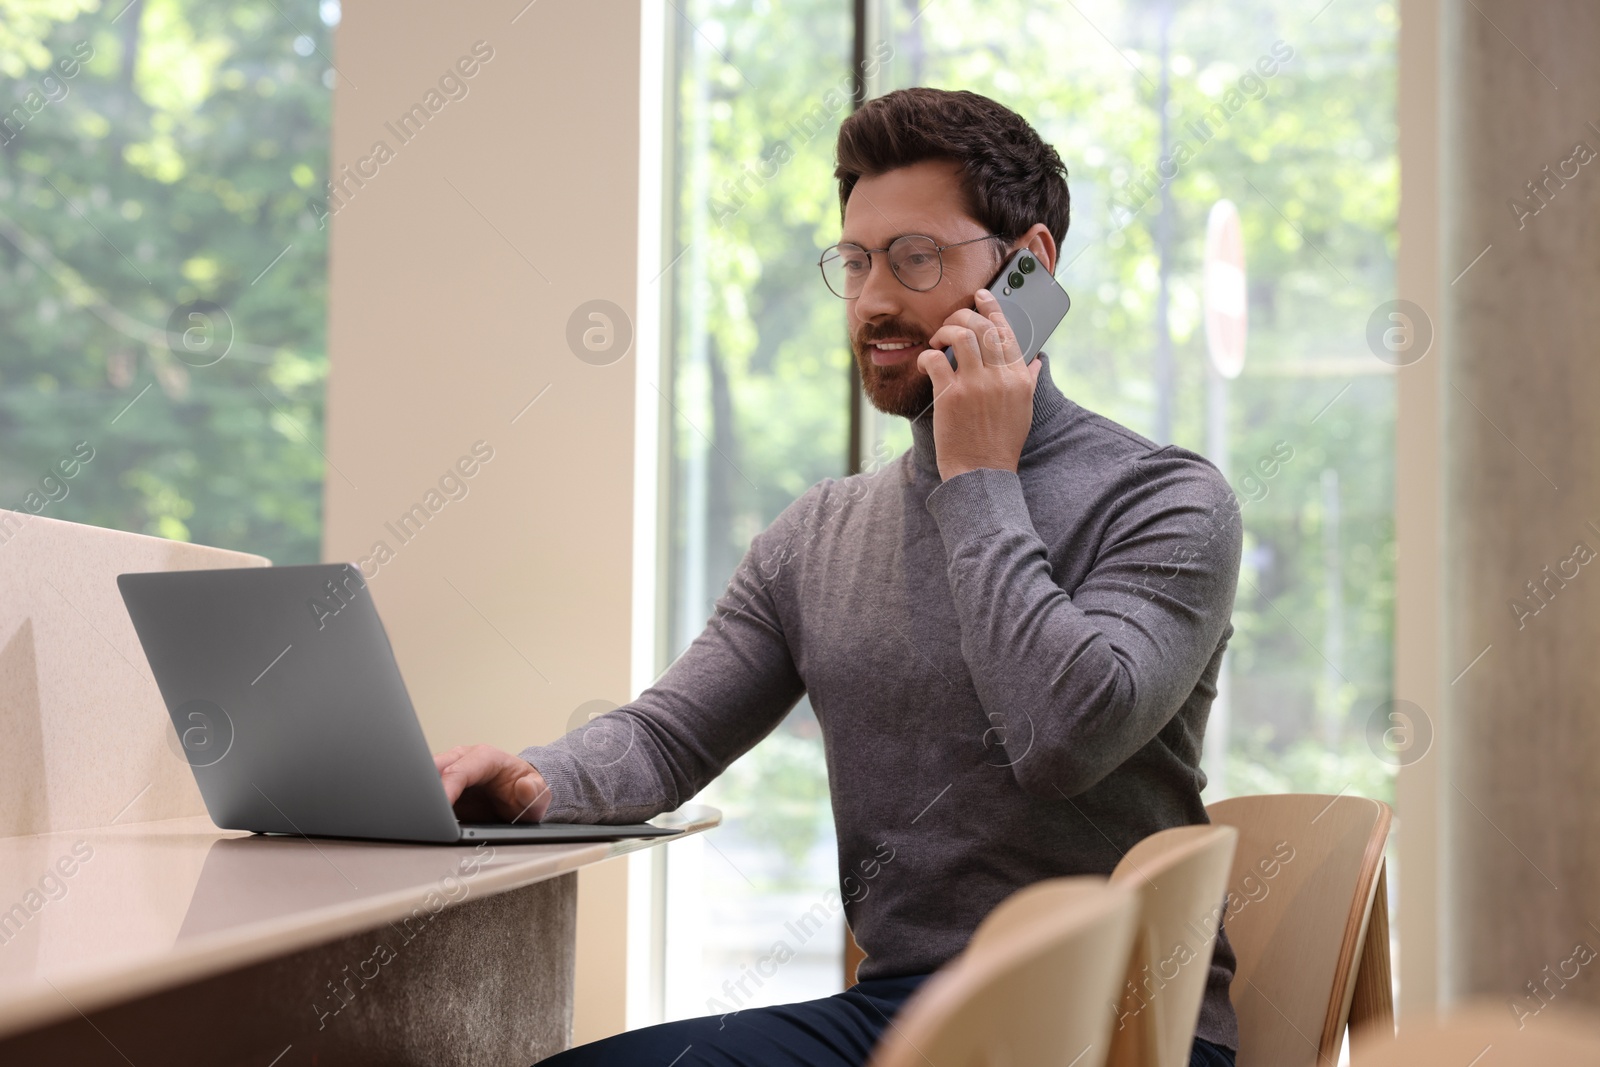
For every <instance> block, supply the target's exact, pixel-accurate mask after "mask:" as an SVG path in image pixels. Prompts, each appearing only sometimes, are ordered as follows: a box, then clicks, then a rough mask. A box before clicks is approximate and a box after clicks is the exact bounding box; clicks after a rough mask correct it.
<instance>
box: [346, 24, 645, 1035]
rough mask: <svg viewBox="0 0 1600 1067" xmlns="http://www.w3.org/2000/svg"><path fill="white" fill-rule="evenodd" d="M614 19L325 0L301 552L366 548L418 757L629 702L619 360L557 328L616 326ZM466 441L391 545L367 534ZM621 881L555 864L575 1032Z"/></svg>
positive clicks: (543, 736)
mask: <svg viewBox="0 0 1600 1067" xmlns="http://www.w3.org/2000/svg"><path fill="white" fill-rule="evenodd" d="M639 32H640V28H639V9H638V6H637V5H634V4H622V3H606V4H578V3H550V2H546V3H534V4H531V5H528V4H527V0H507V2H499V3H485V4H470V5H465V4H432V3H416V2H406V3H392V2H386V3H378V2H377V0H346V3H345V4H344V13H343V21H342V23H341V25H340V26H339V29H338V33H337V52H336V54H335V55H334V57H333V61H334V62H335V64H337V67H338V70H339V71H340V73H341V75H342V76H343V77H342V78H341V80H340V81H339V83H338V86H337V89H336V91H335V94H334V124H333V126H334V137H333V157H332V166H331V168H330V169H331V171H332V173H333V176H334V178H335V180H336V181H338V182H341V183H342V189H341V190H340V191H339V200H337V201H334V202H333V206H334V207H336V210H335V211H333V212H332V214H331V217H330V220H329V221H330V224H331V226H332V235H331V249H330V258H331V279H330V286H331V294H330V313H329V319H330V321H329V351H330V359H331V364H332V370H331V376H330V382H329V390H328V418H327V454H328V460H329V470H328V476H327V482H326V486H327V488H326V519H325V523H326V525H325V534H324V542H323V556H324V559H326V560H356V561H360V560H362V559H363V558H365V557H368V556H369V554H370V553H371V552H372V549H373V546H374V545H375V543H377V542H380V541H381V542H384V543H385V544H386V545H387V548H388V550H389V551H390V552H392V554H393V555H392V558H390V559H389V560H388V562H384V563H382V564H381V565H379V559H378V557H372V558H371V559H370V560H369V561H368V562H367V563H366V564H365V565H364V570H365V571H366V573H367V574H368V575H369V576H370V575H374V572H375V576H373V577H371V579H370V580H371V589H372V590H373V596H374V598H375V602H376V603H377V605H378V608H379V610H380V611H381V613H382V615H383V619H384V623H385V625H386V627H387V628H388V631H389V636H390V638H391V640H392V642H393V644H394V649H395V654H396V657H397V658H398V660H399V663H400V666H401V670H402V671H403V673H404V675H405V679H406V684H407V687H408V688H409V689H410V691H411V695H412V699H413V701H414V702H415V704H416V707H417V712H418V715H419V716H420V717H421V719H422V724H423V727H424V729H425V730H426V731H427V734H428V739H429V741H430V743H431V744H432V745H433V746H434V748H435V749H436V750H437V749H443V748H446V747H449V746H451V745H457V744H464V743H470V742H485V743H488V744H493V745H498V746H500V747H502V748H505V749H508V750H510V751H516V750H517V749H519V748H521V747H523V746H525V745H528V744H533V743H539V742H544V741H548V740H550V739H552V738H554V737H556V736H558V735H559V734H561V733H564V732H565V731H566V729H567V724H568V721H569V718H570V717H571V715H572V714H573V712H574V711H575V710H576V709H577V708H578V707H579V706H580V705H582V704H584V703H585V702H587V701H590V700H595V699H605V700H610V701H612V702H615V703H623V702H625V701H627V700H628V699H629V698H630V697H631V695H632V694H631V693H630V692H629V685H630V673H629V671H630V634H631V630H630V627H631V611H630V609H631V608H632V605H633V599H632V582H631V562H632V559H633V545H634V536H633V533H634V526H633V521H634V511H633V500H634V496H633V493H634V486H633V479H632V469H633V461H634V395H635V369H634V368H635V362H634V356H635V353H636V347H637V346H635V348H634V349H632V350H630V351H629V353H628V354H627V355H626V356H624V357H622V358H620V359H618V360H617V361H616V362H613V363H610V364H609V365H596V363H595V362H585V361H583V360H580V359H579V358H578V357H577V356H576V355H574V353H573V351H572V350H571V349H570V348H569V345H568V339H567V325H568V320H569V318H570V317H571V316H572V315H573V313H574V311H575V309H577V308H578V307H579V306H580V305H581V304H583V303H585V302H587V301H590V300H595V299H604V300H609V301H613V302H614V303H615V304H617V305H620V306H621V307H622V308H624V309H627V314H628V315H629V316H630V317H633V310H632V309H633V308H634V304H635V297H636V263H635V256H636V248H637V223H638V219H637V204H638V174H639V97H640V87H639ZM479 42H482V44H479ZM475 46H476V47H477V55H476V58H477V60H478V62H477V64H476V65H474V64H473V63H472V62H471V60H472V59H473V58H474V47H475ZM491 50H492V53H491ZM485 55H488V56H489V58H487V59H486V60H485V59H484V58H483V57H484V56H485ZM463 58H466V59H467V60H468V62H467V63H466V64H465V67H466V69H469V70H472V71H473V73H472V76H471V77H463V78H461V80H460V84H461V85H464V86H465V89H466V95H465V96H463V97H461V98H459V99H450V98H449V95H448V93H450V92H454V93H457V94H459V93H460V89H459V88H458V87H456V86H455V83H453V82H451V81H449V79H448V77H446V82H445V85H444V90H443V91H441V85H440V83H441V77H444V76H447V75H449V74H450V73H451V72H452V68H453V67H454V65H456V64H457V63H458V61H460V60H462V59H463ZM458 73H459V72H458ZM430 91H435V92H437V93H438V95H437V96H436V97H434V98H433V100H431V101H430V100H429V99H428V97H427V94H428V93H429V92H430ZM430 103H432V104H433V105H434V106H435V107H436V108H437V111H436V112H435V113H431V114H429V115H428V116H427V118H426V121H425V123H424V124H423V125H422V128H421V130H420V132H417V133H415V134H413V135H410V139H409V140H406V141H402V139H401V136H400V132H399V131H398V127H399V119H400V118H401V116H403V115H404V114H406V113H407V112H408V111H409V110H410V109H411V107H412V105H414V104H420V105H422V106H423V107H424V108H425V109H426V107H427V105H428V104H430ZM378 142H383V143H384V145H385V149H383V150H378V149H376V147H375V146H376V145H377V143H378ZM364 158H365V159H368V160H369V162H367V163H366V164H365V168H364V169H365V173H366V176H365V177H363V176H362V175H361V173H360V172H359V170H358V168H359V167H361V163H360V161H361V160H363V159H364ZM346 167H349V168H350V170H349V171H348V172H347V171H346V170H345V168H346ZM347 174H354V175H355V178H360V179H361V182H362V184H359V185H358V184H357V183H356V180H355V179H354V178H348V177H346V175H347ZM612 354H613V355H614V354H615V353H614V352H613V353H612ZM601 358H603V357H599V356H597V357H595V359H601ZM535 397H537V398H538V399H537V401H536V402H534V403H533V404H532V406H531V407H529V406H527V405H528V404H529V403H530V401H534V398H535ZM480 441H481V442H485V443H486V445H485V446H480V451H483V452H486V451H487V450H488V449H492V450H493V458H492V459H491V460H489V461H488V462H487V463H482V464H481V465H479V466H478V467H477V468H476V469H475V473H474V474H473V476H472V477H471V478H468V479H464V484H465V486H466V490H467V492H466V495H465V497H463V498H462V499H459V500H447V499H445V498H444V496H443V494H441V495H440V496H437V497H435V498H434V500H433V501H431V503H433V504H434V505H435V506H437V507H438V510H437V513H435V514H432V515H431V517H429V518H428V519H427V521H426V524H425V525H424V526H423V528H422V530H421V532H420V533H419V534H417V535H416V536H415V537H414V539H412V540H410V541H409V542H403V541H402V540H401V539H400V538H399V537H398V536H397V535H396V533H395V532H394V530H393V529H391V528H390V527H388V526H386V525H385V524H386V523H391V524H397V522H398V519H399V517H400V516H402V515H403V514H404V513H406V512H407V511H408V510H410V509H411V508H412V506H413V505H416V504H422V505H424V506H425V507H426V506H427V505H428V504H429V503H430V501H429V500H428V499H427V494H428V493H429V491H430V490H435V489H437V488H438V487H439V482H440V479H441V476H444V475H446V474H447V473H448V472H449V471H450V470H451V468H452V466H453V465H454V464H456V463H457V461H458V459H460V458H461V457H470V456H471V454H472V449H473V446H474V444H475V443H476V442H480ZM467 466H468V467H469V469H470V468H471V467H472V465H471V464H470V463H468V464H467ZM458 491H459V490H458ZM626 876H627V870H626V866H625V864H623V863H616V862H613V863H608V864H605V865H602V866H601V867H598V868H594V869H592V870H590V871H585V872H584V875H583V882H582V885H581V891H580V904H579V924H580V925H579V946H578V949H579V951H578V959H579V964H578V970H579V973H578V982H579V988H578V1001H577V1003H578V1008H577V1020H576V1031H577V1033H576V1036H577V1039H578V1040H580V1041H583V1040H588V1039H591V1038H594V1037H598V1036H602V1035H604V1034H607V1033H611V1032H615V1031H618V1030H620V1029H622V1026H623V1007H624V1005H623V996H622V969H623V959H624V950H625V945H624V931H625V929H626V923H625V911H626ZM528 962H529V965H530V966H537V965H538V961H537V960H530V961H528Z"/></svg>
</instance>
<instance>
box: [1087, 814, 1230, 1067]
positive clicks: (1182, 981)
mask: <svg viewBox="0 0 1600 1067" xmlns="http://www.w3.org/2000/svg"><path fill="white" fill-rule="evenodd" d="M1238 839H1239V832H1238V831H1237V830H1235V829H1234V828H1233V827H1231V826H1205V825H1198V826H1177V827H1174V828H1172V829H1170V830H1161V831H1159V832H1157V833H1154V834H1151V835H1150V836H1149V837H1147V838H1145V839H1144V840H1143V841H1140V842H1139V843H1138V844H1137V845H1134V846H1133V847H1132V848H1131V849H1129V850H1128V852H1127V854H1126V855H1124V856H1123V857H1122V861H1121V862H1120V863H1118V864H1117V868H1116V870H1114V871H1112V872H1111V882H1112V884H1114V885H1127V886H1128V887H1129V888H1131V889H1132V890H1133V891H1134V892H1135V893H1137V894H1138V896H1139V922H1138V929H1137V932H1136V933H1135V935H1134V941H1133V952H1132V955H1131V957H1130V959H1129V961H1128V975H1127V980H1126V982H1125V983H1124V985H1123V994H1122V1000H1121V1003H1120V1004H1119V1006H1118V1008H1117V1018H1116V1023H1115V1025H1114V1026H1113V1027H1112V1029H1111V1054H1110V1057H1109V1059H1108V1061H1107V1062H1108V1063H1109V1064H1111V1067H1186V1065H1187V1064H1188V1062H1189V1049H1190V1047H1191V1046H1192V1045H1193V1044H1194V1031H1195V1023H1196V1021H1197V1020H1198V1019H1199V1018H1200V1003H1201V1001H1202V1000H1203V999H1204V998H1205V992H1206V979H1207V978H1208V977H1210V973H1211V953H1212V949H1213V948H1215V947H1216V941H1217V924H1218V922H1220V921H1221V919H1222V913H1223V909H1224V908H1225V907H1226V897H1227V889H1228V874H1229V872H1230V871H1231V870H1232V867H1233V854H1234V846H1235V844H1236V843H1237V842H1238Z"/></svg>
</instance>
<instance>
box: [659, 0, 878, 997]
mask: <svg viewBox="0 0 1600 1067" xmlns="http://www.w3.org/2000/svg"><path fill="white" fill-rule="evenodd" d="M668 20H669V23H671V24H672V33H671V38H672V39H673V44H672V46H671V47H672V48H673V53H674V63H675V64H676V71H677V79H676V107H675V120H674V127H673V131H672V135H673V157H672V158H673V163H672V170H671V172H670V173H669V180H670V182H671V187H672V188H673V189H674V196H675V201H676V205H675V217H674V219H673V229H672V231H671V232H672V234H673V239H672V241H671V242H669V244H670V247H669V248H668V249H667V253H666V258H667V259H668V261H669V263H670V266H669V267H668V273H667V274H666V281H667V283H668V284H669V285H670V286H671V291H672V309H673V315H672V317H673V320H674V326H673V328H672V330H671V333H670V336H669V340H670V344H671V359H672V367H673V377H672V393H671V399H672V406H671V412H672V415H671V420H672V427H671V448H672V457H671V459H672V462H671V473H670V482H669V485H668V490H667V493H666V497H667V507H668V512H669V522H668V542H669V546H670V557H671V558H670V565H669V567H668V601H669V613H670V622H669V625H668V641H667V643H668V646H669V647H668V649H667V652H668V654H669V655H668V660H667V661H664V662H663V663H662V664H661V666H662V667H663V668H664V667H665V666H666V662H670V659H671V658H672V657H676V656H677V655H678V654H679V653H680V652H681V651H682V650H683V649H684V648H685V647H687V645H688V644H689V643H690V641H692V640H693V639H694V637H695V636H696V635H697V634H698V633H699V632H700V631H701V630H702V629H703V628H704V627H705V625H706V622H707V620H708V619H709V618H710V616H711V612H712V607H713V605H714V603H715V601H716V598H717V597H718V596H719V595H720V594H721V593H722V591H723V589H724V588H725V587H726V586H727V582H728V578H729V577H730V575H731V574H732V573H733V569H734V567H735V566H736V565H737V564H738V562H739V560H740V559H741V558H742V557H743V555H744V553H745V550H746V549H747V548H748V547H749V544H750V539H751V538H752V537H753V536H754V535H755V534H756V533H757V532H758V531H760V530H761V529H762V528H764V527H765V526H766V525H767V524H768V523H770V522H771V521H772V520H773V519H774V518H775V517H776V516H777V515H778V513H779V512H780V511H782V510H783V509H784V508H785V507H787V506H788V505H789V504H790V503H791V502H793V501H794V499H795V498H796V497H798V496H800V495H801V494H802V493H804V492H805V490H806V489H808V488H809V487H810V486H811V485H813V484H814V483H816V482H818V481H820V480H821V479H823V478H825V477H830V476H831V477H842V476H843V475H844V474H845V473H846V469H847V455H846V453H847V449H848V413H849V366H850V362H849V361H850V354H849V348H848V345H847V343H846V340H845V325H844V314H843V304H842V301H840V300H839V299H838V298H837V297H834V296H832V295H830V294H829V293H828V291H827V289H826V288H825V287H824V285H823V280H822V275H821V273H820V272H819V271H818V269H817V257H818V255H819V253H820V252H821V250H822V249H823V247H824V246H826V245H829V244H831V243H833V242H834V241H837V240H838V238H839V209H838V194H837V192H836V185H835V183H834V181H833V178H832V172H833V144H834V138H835V135H836V134H837V131H838V127H839V123H840V122H841V121H842V120H843V118H844V117H845V115H847V114H848V113H849V108H850V92H851V80H850V48H851V43H852V38H851V16H850V6H849V5H848V4H841V3H838V2H837V0H827V2H820V0H799V2H795V3H787V2H786V3H784V4H782V5H770V6H769V5H747V4H742V3H741V4H729V3H714V2H710V0H694V2H685V3H679V4H677V5H674V6H673V7H671V8H669V9H668ZM697 799H699V800H703V801H704V802H706V803H709V804H713V805H715V806H717V807H719V808H721V809H722V810H723V812H724V816H725V821H724V823H723V825H722V827H721V828H720V829H718V830H717V831H716V833H714V834H711V835H705V836H702V837H696V838H693V839H691V840H688V841H683V842H679V843H677V844H674V845H672V846H671V847H670V849H669V853H668V902H667V908H668V916H669V918H668V924H667V929H668V944H667V959H668V963H667V969H668V980H667V985H666V988H667V993H666V1017H667V1018H668V1019H679V1018H687V1017H692V1016H700V1015H711V1014H721V1013H724V1012H727V1011H733V1010H737V1009H739V1008H748V1007H755V1006H759V1005H765V1004H776V1003H783V1002H786V1001H793V1000H801V999H808V998H811V997H816V996H825V995H828V994H831V993H835V992H838V990H839V989H840V988H841V985H842V976H843V960H842V951H843V938H844V926H843V917H842V913H840V912H838V911H832V912H831V913H828V909H827V907H826V905H825V904H824V907H823V909H822V910H823V912H825V913H828V916H827V922H826V923H825V924H824V925H822V926H818V925H817V920H816V919H815V918H812V919H810V920H807V919H805V917H806V916H807V915H814V914H815V913H814V912H813V908H814V906H815V905H817V904H819V903H821V902H824V901H826V900H827V893H828V890H830V889H832V890H833V891H834V893H835V894H836V893H837V889H838V869H837V857H836V855H835V844H834V837H833V822H832V815H831V811H830V808H829V805H828V785H827V774H826V770H825V766H824V761H823V753H822V741H821V736H820V734H819V732H818V728H817V722H816V718H815V716H814V715H813V714H812V712H811V708H810V706H809V705H808V704H807V703H806V702H805V701H803V700H802V701H801V703H800V705H799V706H798V707H797V708H796V709H795V710H794V711H793V712H792V713H791V714H790V715H789V716H788V718H787V719H786V720H785V721H784V723H783V724H782V725H781V726H780V727H779V728H778V730H777V731H776V732H775V733H774V734H773V735H772V736H770V737H768V738H767V739H766V740H764V741H763V742H762V743H761V744H759V745H757V746H756V747H755V748H754V749H752V750H751V751H750V752H749V753H748V754H746V755H745V756H744V757H743V758H742V759H740V760H739V761H738V762H737V763H735V764H734V765H733V766H732V767H731V768H730V769H729V770H728V771H727V773H725V774H724V775H723V776H722V777H721V778H719V779H718V780H717V781H716V782H714V783H713V784H712V785H711V786H710V787H709V788H708V789H707V790H706V791H705V792H704V793H703V794H701V796H700V797H699V798H697ZM779 942H782V943H783V947H782V948H779V947H778V943H779Z"/></svg>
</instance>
